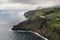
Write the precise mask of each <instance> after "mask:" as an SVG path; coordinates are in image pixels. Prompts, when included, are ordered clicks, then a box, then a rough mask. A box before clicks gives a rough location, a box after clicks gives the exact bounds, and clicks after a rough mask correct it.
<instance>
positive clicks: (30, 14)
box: [24, 10, 35, 18]
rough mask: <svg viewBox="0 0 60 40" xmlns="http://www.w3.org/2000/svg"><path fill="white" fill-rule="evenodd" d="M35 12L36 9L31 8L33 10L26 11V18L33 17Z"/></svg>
mask: <svg viewBox="0 0 60 40" xmlns="http://www.w3.org/2000/svg"><path fill="white" fill-rule="evenodd" d="M34 14H35V10H31V11H28V12H25V13H24V16H25V17H26V18H31V17H32V16H33V15H34Z"/></svg>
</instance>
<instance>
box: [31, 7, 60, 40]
mask: <svg viewBox="0 0 60 40" xmlns="http://www.w3.org/2000/svg"><path fill="white" fill-rule="evenodd" d="M39 16H46V17H47V20H46V23H47V25H46V27H45V26H42V28H40V29H37V30H39V31H40V32H41V33H40V34H42V35H43V36H45V37H48V38H49V39H50V40H60V20H57V19H56V18H57V17H60V8H46V9H41V10H37V11H36V13H35V15H34V16H33V17H32V19H33V20H35V19H37V18H38V17H39ZM49 18H52V19H51V20H49ZM43 20H44V19H43ZM40 21H42V20H40ZM42 22H43V23H44V21H42ZM42 22H40V23H41V24H42ZM41 24H40V25H41ZM43 25H44V24H43Z"/></svg>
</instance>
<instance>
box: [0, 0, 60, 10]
mask: <svg viewBox="0 0 60 40" xmlns="http://www.w3.org/2000/svg"><path fill="white" fill-rule="evenodd" d="M57 4H58V5H59V4H60V0H0V10H5V9H7V10H9V9H11V10H12V9H15V10H16V9H35V8H36V7H37V6H41V7H49V6H54V5H57Z"/></svg>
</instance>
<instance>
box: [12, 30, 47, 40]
mask: <svg viewBox="0 0 60 40" xmlns="http://www.w3.org/2000/svg"><path fill="white" fill-rule="evenodd" d="M12 31H13V32H17V33H18V32H19V33H20V32H24V33H25V32H29V33H33V34H36V35H37V36H39V37H41V38H43V39H44V40H48V39H47V38H45V37H43V36H42V35H40V34H38V33H37V32H34V31H26V30H25V31H24V30H12Z"/></svg>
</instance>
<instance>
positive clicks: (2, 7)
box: [0, 3, 36, 10]
mask: <svg viewBox="0 0 60 40" xmlns="http://www.w3.org/2000/svg"><path fill="white" fill-rule="evenodd" d="M35 8H36V5H29V4H20V3H15V4H14V3H12V4H11V3H9V4H3V5H0V10H6V9H7V10H19V9H20V10H21V9H22V10H23V9H25V10H30V9H35Z"/></svg>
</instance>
